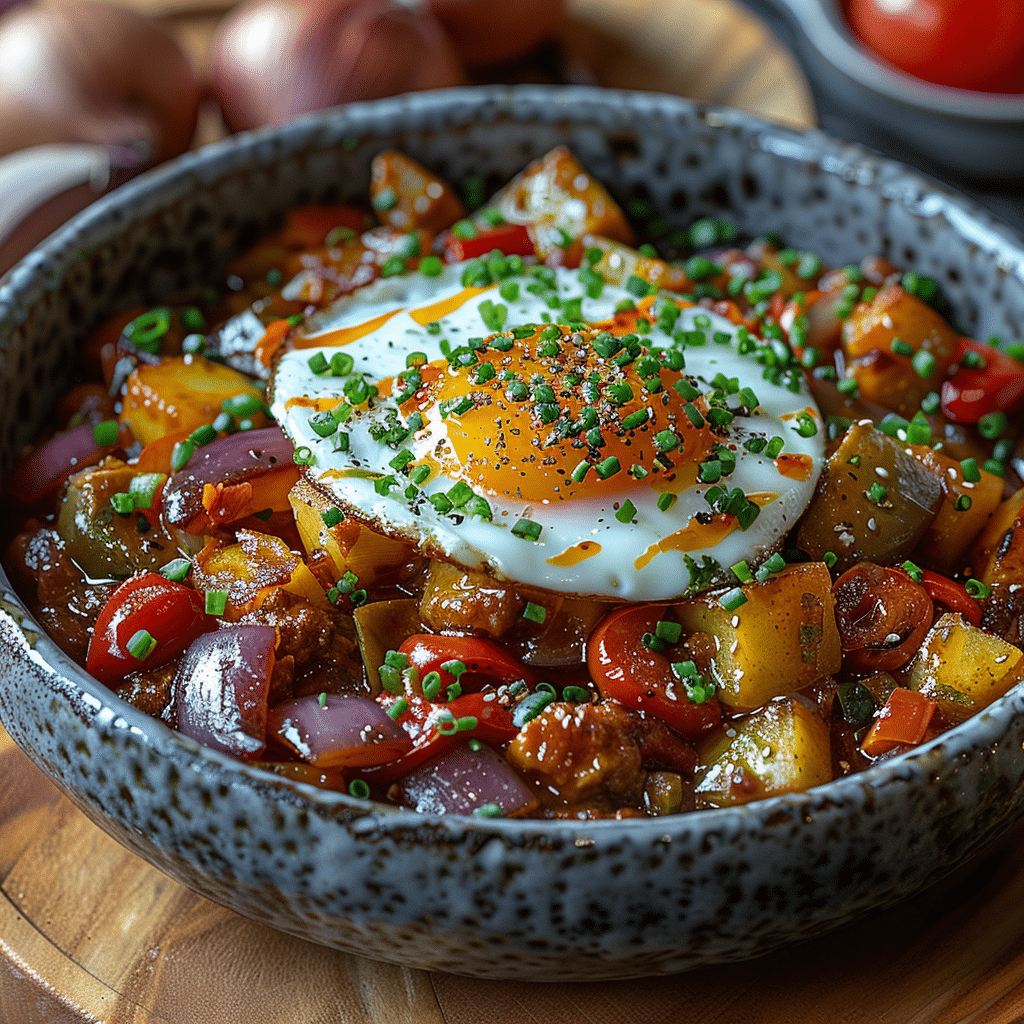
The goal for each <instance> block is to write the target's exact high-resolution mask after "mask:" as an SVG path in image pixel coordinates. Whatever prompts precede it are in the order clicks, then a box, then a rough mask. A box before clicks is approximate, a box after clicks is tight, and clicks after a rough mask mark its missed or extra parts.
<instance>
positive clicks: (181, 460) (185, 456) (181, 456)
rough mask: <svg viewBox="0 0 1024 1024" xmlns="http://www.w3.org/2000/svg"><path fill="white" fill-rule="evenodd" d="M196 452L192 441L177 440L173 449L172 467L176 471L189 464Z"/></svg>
mask: <svg viewBox="0 0 1024 1024" xmlns="http://www.w3.org/2000/svg"><path fill="white" fill-rule="evenodd" d="M195 453H196V446H195V444H194V443H193V442H192V441H177V442H176V443H175V445H174V447H173V448H172V449H171V469H173V470H174V471H175V472H176V473H177V472H178V471H179V470H181V469H184V468H185V467H186V466H187V465H188V460H189V459H191V458H192V456H193V455H195Z"/></svg>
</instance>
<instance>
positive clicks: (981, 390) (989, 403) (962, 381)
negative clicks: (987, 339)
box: [942, 338, 1024, 423]
mask: <svg viewBox="0 0 1024 1024" xmlns="http://www.w3.org/2000/svg"><path fill="white" fill-rule="evenodd" d="M967 352H974V353H976V354H977V355H978V356H979V357H980V358H981V359H982V360H984V362H983V363H982V364H980V365H979V366H978V367H970V366H964V365H963V357H964V355H965V354H966V353H967ZM956 362H957V363H958V364H959V366H958V369H957V370H956V372H955V373H954V374H953V375H952V376H951V377H949V378H948V379H947V380H945V381H943V382H942V412H943V415H944V416H945V417H946V418H947V419H950V420H953V422H955V423H977V422H978V420H980V419H981V417H982V416H985V415H987V414H988V413H992V412H1009V410H1010V409H1012V408H1013V407H1014V406H1015V405H1017V403H1018V402H1020V400H1021V399H1022V398H1024V363H1021V362H1020V361H1019V360H1017V359H1014V358H1013V356H1008V355H1007V354H1006V353H1005V352H1000V351H999V349H997V348H993V346H991V345H983V344H980V343H979V342H977V341H972V340H971V339H970V338H961V339H960V347H959V349H958V350H957V353H956Z"/></svg>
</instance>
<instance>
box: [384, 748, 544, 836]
mask: <svg viewBox="0 0 1024 1024" xmlns="http://www.w3.org/2000/svg"><path fill="white" fill-rule="evenodd" d="M391 794H392V795H397V799H398V801H399V802H400V803H402V804H404V805H405V806H406V807H411V808H413V809H414V810H416V811H419V812H420V813H421V814H472V813H473V812H474V811H476V810H477V809H478V808H487V809H489V808H491V807H497V808H499V809H500V810H501V813H502V815H504V816H505V817H506V818H512V817H520V816H524V815H527V814H529V813H530V812H531V811H532V810H534V808H536V806H537V803H538V801H537V798H536V796H534V794H533V792H532V791H531V789H530V788H529V787H528V786H527V785H526V783H525V782H523V780H522V779H521V778H519V776H518V775H517V774H516V773H515V771H514V770H513V769H512V767H511V766H510V765H509V764H508V762H507V761H506V760H505V759H504V758H503V757H501V756H499V755H498V754H496V753H495V752H494V751H493V750H491V748H490V747H488V746H485V745H484V744H482V743H481V744H480V746H479V749H476V750H473V749H471V747H470V746H469V745H468V744H467V745H466V746H462V747H459V748H458V750H453V751H451V753H448V754H442V755H441V756H440V757H436V758H434V759H433V760H431V761H427V762H426V763H424V764H423V765H421V766H420V767H419V768H417V769H416V771H414V772H413V773H412V774H411V775H408V776H406V777H405V778H404V779H402V780H401V781H400V782H398V783H396V784H395V786H394V787H393V789H392V790H391ZM495 816H497V815H495Z"/></svg>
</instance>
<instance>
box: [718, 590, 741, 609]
mask: <svg viewBox="0 0 1024 1024" xmlns="http://www.w3.org/2000/svg"><path fill="white" fill-rule="evenodd" d="M718 603H719V604H720V605H721V606H722V607H723V608H724V609H725V610H726V611H727V612H734V611H736V609H737V608H740V607H742V606H743V605H745V604H746V603H747V595H746V594H744V593H743V588H742V587H734V588H733V589H732V590H729V591H727V592H726V593H724V594H723V595H722V596H721V597H720V598H719V599H718Z"/></svg>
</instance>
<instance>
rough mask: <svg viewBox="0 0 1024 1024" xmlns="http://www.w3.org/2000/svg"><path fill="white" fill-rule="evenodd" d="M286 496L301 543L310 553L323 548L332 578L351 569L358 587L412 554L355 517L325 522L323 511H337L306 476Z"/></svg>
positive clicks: (339, 576)
mask: <svg viewBox="0 0 1024 1024" xmlns="http://www.w3.org/2000/svg"><path fill="white" fill-rule="evenodd" d="M288 500H289V502H290V503H291V506H292V510H293V512H294V513H295V525H296V526H297V527H298V530H299V537H300V538H301V539H302V546H303V547H304V548H305V549H306V552H307V554H309V555H310V556H312V555H313V553H314V552H315V551H316V550H317V549H322V550H324V551H326V552H327V554H328V556H329V557H330V559H331V561H332V562H333V564H334V578H335V579H336V580H339V579H341V577H342V576H344V575H345V573H346V572H352V573H354V574H355V575H356V577H357V578H358V580H359V585H360V587H369V586H373V584H374V583H375V582H376V581H377V580H378V579H379V578H380V577H382V576H383V575H385V574H386V573H387V572H388V571H389V570H392V569H395V568H397V567H398V566H400V565H404V564H405V563H406V562H408V561H409V559H410V558H411V557H412V549H411V548H410V547H409V545H408V544H406V543H405V542H404V541H400V540H394V539H393V538H391V537H384V536H382V535H381V534H379V533H374V532H373V531H372V530H369V529H367V528H366V527H365V526H362V525H361V524H360V523H359V522H357V521H356V520H355V519H351V518H349V519H342V520H341V522H339V523H338V524H337V525H335V526H330V527H329V526H327V525H326V524H325V523H324V520H323V514H324V513H325V512H328V513H330V512H331V511H337V506H336V505H335V504H334V503H333V502H332V501H331V499H330V498H329V497H328V496H327V495H326V494H325V493H324V492H323V491H321V490H320V489H319V488H317V487H314V486H313V485H312V484H311V483H309V481H308V480H306V479H300V480H299V481H298V483H296V484H295V486H294V487H292V489H291V491H290V492H289V494H288Z"/></svg>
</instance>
